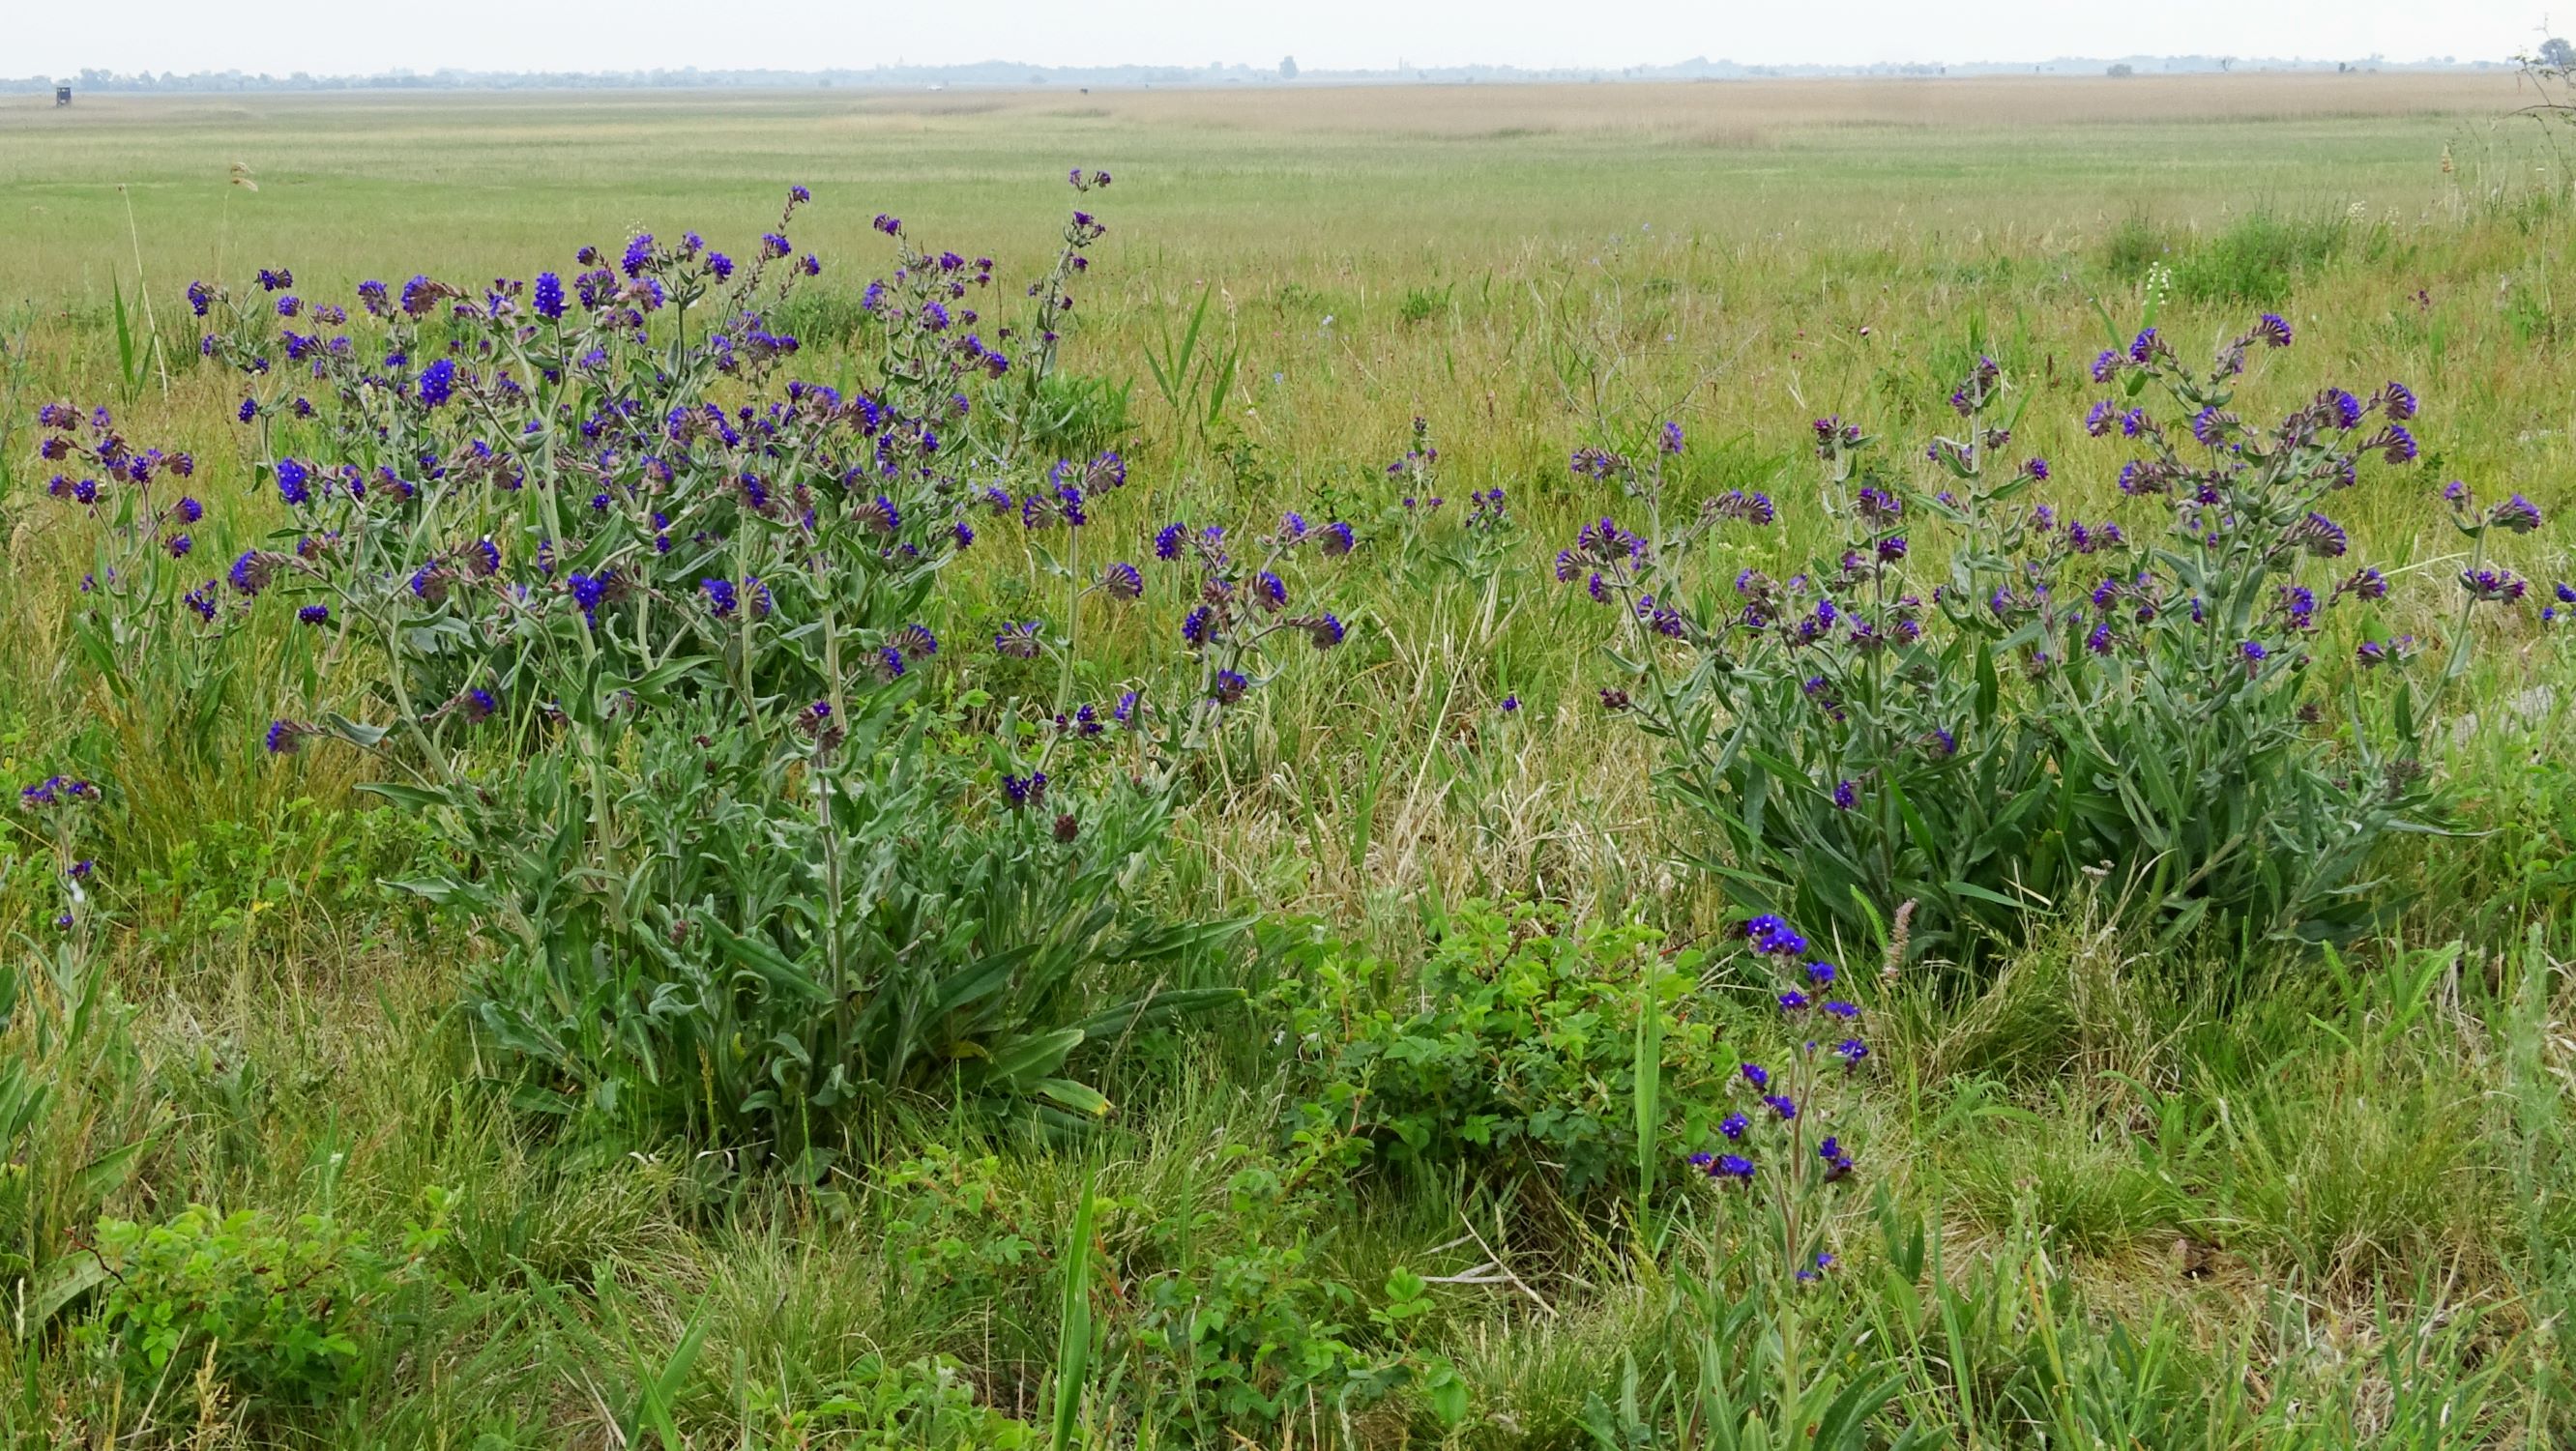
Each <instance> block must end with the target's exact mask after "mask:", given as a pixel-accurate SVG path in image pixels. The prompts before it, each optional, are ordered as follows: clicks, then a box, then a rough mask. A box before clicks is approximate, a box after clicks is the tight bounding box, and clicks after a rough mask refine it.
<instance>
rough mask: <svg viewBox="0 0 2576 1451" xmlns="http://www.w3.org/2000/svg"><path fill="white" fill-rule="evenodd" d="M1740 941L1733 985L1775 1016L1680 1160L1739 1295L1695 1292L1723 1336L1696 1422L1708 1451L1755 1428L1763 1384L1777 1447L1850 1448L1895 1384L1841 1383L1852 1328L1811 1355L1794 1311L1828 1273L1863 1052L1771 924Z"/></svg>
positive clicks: (1818, 972) (1845, 1004) (1831, 990)
mask: <svg viewBox="0 0 2576 1451" xmlns="http://www.w3.org/2000/svg"><path fill="white" fill-rule="evenodd" d="M1898 930H1899V931H1900V932H1901V931H1902V930H1903V929H1902V927H1900V928H1899V929H1898ZM1743 933H1744V947H1745V952H1744V954H1743V960H1742V967H1743V970H1744V972H1745V975H1746V976H1748V977H1750V978H1752V979H1754V980H1756V981H1757V982H1759V983H1760V984H1761V985H1762V991H1763V992H1764V993H1765V995H1766V996H1767V997H1768V998H1769V1000H1770V1003H1771V1005H1772V1007H1773V1008H1774V1009H1775V1010H1776V1011H1775V1013H1774V1015H1773V1016H1772V1017H1771V1020H1770V1023H1771V1031H1770V1032H1768V1033H1765V1034H1762V1035H1761V1039H1762V1040H1763V1041H1762V1046H1761V1047H1759V1048H1757V1049H1755V1050H1754V1053H1755V1056H1753V1057H1750V1058H1746V1059H1744V1060H1743V1061H1741V1062H1739V1063H1738V1064H1737V1065H1736V1067H1735V1071H1734V1073H1733V1074H1732V1075H1730V1076H1731V1079H1732V1081H1733V1083H1734V1088H1735V1092H1736V1094H1737V1095H1738V1096H1737V1100H1736V1103H1735V1104H1734V1106H1733V1108H1732V1111H1731V1112H1728V1113H1727V1114H1726V1116H1725V1117H1724V1118H1723V1119H1721V1120H1720V1121H1719V1122H1718V1123H1717V1124H1716V1126H1715V1128H1714V1130H1713V1137H1712V1142H1711V1143H1710V1144H1709V1146H1708V1147H1706V1148H1703V1149H1701V1150H1700V1151H1698V1152H1696V1153H1693V1154H1692V1155H1690V1163H1691V1165H1692V1166H1693V1167H1694V1168H1696V1169H1698V1170H1699V1171H1700V1172H1701V1174H1702V1175H1704V1176H1705V1177H1706V1179H1707V1180H1708V1182H1709V1183H1710V1184H1711V1185H1712V1186H1713V1187H1714V1189H1715V1190H1716V1192H1717V1197H1718V1200H1719V1202H1720V1205H1721V1206H1722V1213H1723V1223H1724V1225H1725V1228H1724V1229H1723V1230H1721V1231H1720V1232H1719V1233H1718V1234H1717V1235H1715V1236H1713V1237H1712V1239H1713V1242H1716V1243H1725V1242H1728V1241H1731V1242H1732V1243H1733V1245H1734V1251H1733V1253H1732V1254H1731V1255H1729V1256H1726V1257H1725V1259H1726V1260H1727V1261H1728V1262H1731V1263H1732V1264H1734V1265H1736V1266H1738V1267H1741V1268H1742V1269H1743V1270H1744V1271H1745V1272H1746V1280H1747V1282H1748V1283H1747V1284H1746V1286H1745V1289H1746V1290H1747V1291H1749V1293H1741V1294H1739V1293H1736V1292H1733V1291H1730V1290H1729V1289H1728V1288H1726V1287H1725V1285H1724V1284H1723V1283H1722V1281H1721V1280H1720V1279H1718V1278H1715V1277H1713V1278H1712V1280H1711V1281H1710V1282H1709V1283H1707V1284H1705V1285H1702V1286H1700V1287H1698V1288H1699V1293H1700V1294H1701V1295H1702V1297H1703V1302H1704V1304H1703V1308H1704V1310H1705V1312H1706V1313H1707V1315H1708V1318H1709V1320H1710V1321H1711V1323H1713V1324H1717V1325H1721V1326H1725V1327H1728V1328H1727V1331H1726V1332H1725V1333H1721V1334H1717V1335H1713V1336H1711V1337H1710V1342H1709V1344H1708V1345H1707V1346H1705V1347H1704V1349H1703V1350H1702V1352H1701V1362H1702V1363H1701V1366H1700V1385H1699V1397H1698V1399H1699V1405H1698V1406H1697V1408H1696V1417H1695V1419H1697V1420H1699V1421H1702V1422H1704V1423H1705V1424H1706V1425H1707V1428H1708V1432H1709V1435H1710V1437H1711V1440H1712V1444H1730V1443H1731V1439H1730V1438H1733V1437H1737V1436H1742V1435H1744V1434H1745V1433H1746V1432H1748V1431H1758V1430H1759V1429H1761V1427H1760V1419H1761V1409H1762V1408H1761V1407H1760V1406H1758V1405H1757V1404H1753V1403H1751V1401H1752V1397H1754V1396H1761V1395H1762V1394H1763V1386H1762V1383H1764V1382H1767V1383H1768V1384H1767V1393H1768V1394H1767V1398H1768V1399H1769V1400H1770V1401H1771V1407H1770V1409H1771V1412H1772V1419H1773V1423H1774V1425H1775V1426H1776V1429H1777V1431H1778V1434H1779V1437H1780V1442H1779V1443H1778V1444H1787V1443H1789V1442H1791V1441H1803V1440H1806V1439H1807V1438H1809V1437H1811V1436H1812V1437H1813V1439H1814V1441H1815V1443H1816V1444H1818V1445H1849V1444H1856V1443H1857V1442H1858V1440H1859V1438H1860V1437H1861V1436H1862V1435H1863V1434H1864V1431H1865V1428H1866V1427H1867V1425H1868V1423H1869V1422H1870V1421H1871V1419H1872V1418H1873V1417H1874V1416H1876V1415H1877V1414H1878V1412H1879V1411H1880V1409H1881V1408H1883V1407H1884V1405H1885V1404H1886V1403H1887V1402H1888V1400H1889V1399H1890V1398H1891V1396H1892V1393H1893V1389H1894V1388H1893V1386H1892V1385H1880V1386H1876V1387H1871V1386H1868V1385H1866V1384H1861V1383H1852V1382H1848V1381H1847V1380H1846V1379H1845V1376H1846V1367H1847V1366H1848V1364H1849V1362H1850V1359H1851V1356H1850V1351H1851V1348H1852V1347H1851V1335H1852V1328H1851V1327H1845V1328H1843V1329H1842V1331H1841V1333H1840V1340H1839V1343H1836V1344H1833V1345H1830V1346H1829V1347H1827V1348H1826V1349H1825V1350H1823V1351H1821V1352H1820V1351H1819V1350H1818V1349H1817V1348H1816V1347H1814V1346H1813V1345H1811V1344H1810V1343H1809V1341H1810V1337H1809V1334H1808V1331H1809V1326H1810V1322H1811V1321H1812V1320H1814V1319H1815V1318H1816V1315H1815V1312H1814V1311H1813V1310H1811V1309H1810V1308H1809V1306H1808V1304H1807V1301H1808V1300H1809V1299H1810V1298H1811V1296H1813V1295H1814V1294H1815V1293H1817V1292H1819V1291H1822V1290H1823V1289H1824V1288H1825V1282H1826V1281H1827V1280H1828V1279H1829V1278H1830V1277H1831V1276H1832V1275H1833V1274H1834V1273H1835V1271H1836V1270H1837V1268H1838V1265H1839V1261H1838V1257H1837V1256H1836V1254H1835V1252H1834V1248H1833V1245H1834V1234H1833V1220H1834V1208H1835V1202H1836V1201H1837V1200H1838V1199H1840V1198H1841V1196H1842V1195H1843V1194H1844V1193H1845V1192H1846V1191H1847V1190H1848V1189H1849V1187H1850V1186H1851V1184H1852V1182H1853V1181H1854V1179H1855V1178H1856V1176H1857V1175H1858V1174H1859V1172H1860V1153H1859V1150H1858V1147H1857V1144H1856V1141H1855V1140H1854V1138H1853V1130H1854V1127H1855V1125H1854V1123H1853V1112H1852V1111H1853V1109H1854V1108H1856V1107H1857V1105H1858V1103H1859V1095H1858V1093H1857V1091H1856V1085H1857V1080H1858V1079H1859V1077H1860V1075H1861V1074H1862V1073H1863V1071H1864V1070H1865V1069H1866V1067H1867V1066H1868V1065H1869V1062H1870V1051H1869V1046H1868V1044H1867V1043H1866V1042H1864V1041H1863V1039H1862V1036H1861V1021H1862V1008H1861V1005H1860V1003H1859V1002H1858V1001H1857V1000H1856V999H1857V996H1858V995H1857V993H1856V992H1855V988H1856V986H1857V985H1856V984H1855V983H1853V982H1852V981H1851V980H1849V979H1848V978H1847V977H1846V975H1845V973H1844V971H1843V969H1842V968H1841V966H1840V965H1838V964H1836V963H1834V962H1831V961H1829V960H1826V959H1825V958H1823V957H1820V956H1817V955H1816V953H1817V948H1816V945H1815V944H1812V943H1810V942H1809V941H1808V939H1807V937H1806V936H1805V935H1804V934H1803V933H1801V932H1799V931H1798V930H1796V929H1795V928H1793V927H1792V926H1790V925H1789V923H1788V922H1787V921H1786V920H1784V919H1782V918H1781V917H1779V916H1777V915H1775V914H1772V913H1767V912H1766V913H1762V914H1759V915H1757V916H1754V917H1753V918H1751V919H1749V920H1748V921H1746V922H1745V924H1744V928H1743ZM1893 956H1894V954H1891V957H1893ZM1748 1372H1750V1373H1748ZM1748 1390H1750V1391H1751V1395H1750V1396H1746V1395H1745V1394H1744V1393H1745V1392H1746V1391H1748ZM1739 1397H1741V1399H1740V1398H1739Z"/></svg>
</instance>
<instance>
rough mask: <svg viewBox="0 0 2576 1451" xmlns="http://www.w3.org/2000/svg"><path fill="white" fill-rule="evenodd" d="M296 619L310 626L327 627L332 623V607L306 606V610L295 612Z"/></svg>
mask: <svg viewBox="0 0 2576 1451" xmlns="http://www.w3.org/2000/svg"><path fill="white" fill-rule="evenodd" d="M295 618H297V619H299V620H301V621H303V622H304V623H306V624H308V625H327V624H329V623H331V607H330V606H329V605H306V606H305V607H304V608H302V609H300V610H297V611H296V612H295Z"/></svg>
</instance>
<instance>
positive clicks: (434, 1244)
mask: <svg viewBox="0 0 2576 1451" xmlns="http://www.w3.org/2000/svg"><path fill="white" fill-rule="evenodd" d="M449 1207H450V1201H449V1198H448V1196H447V1195H446V1194H445V1193H444V1192H443V1191H437V1190H433V1191H431V1194H430V1198H429V1216H428V1222H427V1223H426V1224H422V1225H416V1226H414V1227H412V1228H411V1229H409V1230H408V1231H406V1232H405V1233H404V1235H403V1238H402V1242H401V1244H400V1245H399V1246H397V1247H395V1248H393V1249H390V1250H388V1249H386V1248H383V1247H380V1246H378V1245H377V1244H375V1243H373V1242H371V1241H369V1240H368V1239H367V1238H365V1237H364V1236H363V1235H361V1234H360V1233H359V1232H358V1231H357V1230H356V1229H354V1228H353V1227H351V1226H350V1225H348V1224H345V1223H343V1222H342V1221H340V1220H339V1219H337V1218H335V1217H334V1216H332V1215H330V1214H307V1215H303V1216H300V1217H298V1218H297V1219H296V1220H294V1221H293V1222H292V1223H286V1222H282V1221H281V1220H280V1219H279V1218H278V1217H277V1216H275V1215H272V1214H270V1213H268V1212H267V1211H265V1210H241V1211H237V1212H235V1213H232V1214H219V1213H217V1212H216V1211H215V1210H212V1209H209V1208H206V1207H205V1206H203V1205H190V1206H189V1207H188V1208H186V1209H183V1210H181V1211H180V1212H179V1213H178V1214H177V1215H175V1216H173V1217H171V1218H170V1219H169V1220H167V1221H164V1222H163V1223H160V1224H152V1225H146V1224H136V1223H132V1222H129V1221H124V1220H104V1221H101V1222H100V1224H99V1226H98V1244H97V1256H98V1262H99V1264H100V1265H101V1266H102V1267H103V1268H104V1269H105V1270H106V1272H107V1284H106V1287H105V1293H104V1297H103V1300H102V1302H101V1304H100V1306H99V1311H98V1315H97V1318H96V1319H95V1320H93V1321H92V1322H91V1323H90V1325H89V1326H88V1333H90V1334H92V1335H94V1336H96V1337H98V1338H100V1339H101V1340H103V1341H104V1342H105V1343H107V1344H108V1345H110V1346H111V1347H113V1353H114V1357H115V1359H116V1362H117V1364H118V1366H119V1367H120V1368H121V1369H122V1370H123V1372H124V1374H125V1376H126V1378H127V1380H128V1382H129V1383H130V1384H131V1385H133V1386H134V1387H135V1388H136V1389H137V1390H138V1391H140V1392H141V1393H143V1394H147V1395H148V1394H150V1392H151V1389H152V1388H153V1387H154V1386H157V1385H159V1384H162V1383H163V1382H164V1381H165V1380H170V1379H178V1378H184V1377H185V1376H187V1375H189V1374H191V1373H193V1372H194V1371H195V1370H196V1369H197V1368H198V1365H199V1363H200V1362H202V1361H207V1360H211V1362H212V1364H213V1367H214V1372H215V1374H216V1375H217V1376H218V1377H220V1378H221V1379H222V1380H223V1381H224V1382H225V1383H226V1384H227V1385H229V1386H230V1387H231V1388H232V1390H233V1391H234V1392H235V1393H236V1394H238V1395H241V1396H244V1397H248V1398H251V1399H254V1400H257V1401H263V1402H273V1403H278V1404H293V1405H319V1404H322V1403H324V1402H326V1401H328V1400H329V1399H331V1398H332V1397H333V1396H335V1395H337V1394H339V1393H341V1392H344V1391H347V1390H348V1389H350V1388H351V1387H353V1386H355V1385H356V1384H358V1382H359V1381H360V1380H361V1379H362V1378H364V1377H365V1376H366V1374H367V1373H368V1371H369V1369H370V1368H371V1366H374V1365H379V1364H381V1363H382V1362H383V1359H384V1357H385V1356H386V1354H387V1353H388V1350H389V1346H388V1344H387V1342H386V1340H385V1338H384V1337H385V1336H386V1335H387V1333H388V1332H389V1329H390V1325H391V1322H392V1321H393V1319H394V1318H395V1317H396V1316H397V1315H398V1314H399V1313H400V1312H401V1309H402V1307H403V1305H404V1303H405V1302H407V1301H412V1300H414V1299H415V1298H416V1297H419V1296H422V1295H425V1294H428V1293H430V1292H431V1291H432V1290H433V1288H434V1284H435V1281H434V1278H433V1277H432V1275H431V1273H430V1271H429V1268H428V1260H429V1257H430V1256H431V1255H432V1254H433V1253H434V1252H435V1251H436V1250H437V1249H438V1247H439V1245H440V1244H441V1243H442V1242H443V1241H444V1240H445V1238H446V1235H447V1228H446V1219H447V1213H448V1209H449ZM174 1367H175V1368H174Z"/></svg>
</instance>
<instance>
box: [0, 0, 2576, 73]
mask: <svg viewBox="0 0 2576 1451" xmlns="http://www.w3.org/2000/svg"><path fill="white" fill-rule="evenodd" d="M2568 8H2569V9H2570V11H2571V14H2570V16H2569V17H2568V18H2569V19H2570V20H2571V21H2576V3H2571V4H2570V5H2569V6H2568ZM0 9H5V10H7V11H11V12H14V13H12V14H10V15H9V16H8V18H7V20H6V21H5V23H0V75H37V74H46V73H54V74H64V75H68V74H70V73H72V72H75V71H78V70H80V69H82V68H83V67H88V66H97V67H100V68H103V69H107V70H113V71H136V70H150V71H165V70H175V71H195V70H233V69H238V70H243V71H250V72H258V71H267V72H270V73H272V74H277V75H284V74H287V73H288V72H291V71H298V70H304V71H312V72H315V73H328V74H347V73H372V72H377V71H384V70H390V69H393V68H396V67H409V68H410V69H413V70H420V71H427V70H435V69H437V68H439V67H441V66H457V67H463V68H467V69H476V70H638V69H650V68H655V67H664V66H670V67H677V66H685V65H692V64H694V65H698V66H701V67H705V68H709V69H732V68H747V67H761V66H766V67H771V68H776V69H793V70H813V69H822V68H826V67H833V66H850V67H865V66H871V65H877V64H880V63H888V62H893V61H897V60H904V61H910V62H913V63H916V64H923V63H932V64H936V63H948V62H959V61H976V60H991V59H1003V60H1010V61H1014V62H1023V63H1035V64H1054V65H1100V64H1111V63H1117V62H1127V61H1134V62H1148V63H1154V64H1189V65H1198V64H1205V63H1206V62H1209V61H1225V62H1228V63H1233V62H1238V61H1240V62H1249V63H1251V64H1254V65H1259V66H1269V65H1273V64H1276V63H1277V61H1278V59H1279V57H1280V56H1282V55H1294V56H1296V58H1297V60H1298V63H1299V64H1300V65H1302V66H1305V67H1308V68H1310V69H1351V68H1367V69H1384V68H1388V67H1391V66H1393V65H1394V64H1395V63H1396V62H1397V61H1398V60H1399V59H1402V60H1404V61H1407V62H1409V63H1411V64H1414V65H1444V64H1457V63H1468V62H1476V63H1484V64H1508V65H1522V66H1534V67H1535V66H1601V67H1616V66H1623V65H1632V64H1638V63H1645V62H1652V63H1668V62H1672V61H1677V60H1684V59H1687V58H1689V57H1690V56H1693V55H1706V56H1708V57H1710V58H1711V59H1727V60H1736V61H1744V62H1752V63H1765V62H1804V61H1819V62H1821V61H1842V62H1875V61H1972V60H2033V61H2035V60H2046V59H2050V58H2052V57H2056V56H2062V55H2082V56H2117V55H2131V54H2150V55H2179V54H2201V55H2242V56H2282V57H2290V56H2297V57H2305V58H2308V59H2324V60H2343V59H2358V58H2360V57H2363V56H2367V55H2371V54H2380V55H2384V56H2386V57H2387V58H2388V59H2390V60H2398V61H2411V60H2421V59H2425V58H2427V57H2435V56H2455V57H2457V58H2459V59H2461V60H2476V59H2497V60H2501V59H2503V58H2505V57H2506V56H2509V55H2511V54H2512V53H2514V52H2516V51H2519V50H2527V49H2529V48H2531V47H2532V46H2533V45H2534V44H2536V43H2537V41H2538V38H2539V36H2540V34H2541V33H2542V32H2541V31H2540V29H2539V27H2540V25H2541V23H2542V17H2543V14H2544V12H2543V10H2542V8H2541V7H2540V6H2539V5H2537V4H2534V3H2532V0H2145V3H2143V4H2129V5H2120V4H2109V3H2101V0H1950V3H1942V0H1808V3H1788V4H1782V3H1778V0H959V3H950V4H940V3H936V0H931V3H924V0H435V3H421V0H409V3H403V0H391V3H388V0H11V3H9V4H7V5H5V6H0Z"/></svg>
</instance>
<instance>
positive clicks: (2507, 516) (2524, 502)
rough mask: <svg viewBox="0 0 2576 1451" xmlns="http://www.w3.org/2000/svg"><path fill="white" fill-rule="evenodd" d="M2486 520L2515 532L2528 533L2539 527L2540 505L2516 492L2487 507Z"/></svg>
mask: <svg viewBox="0 0 2576 1451" xmlns="http://www.w3.org/2000/svg"><path fill="white" fill-rule="evenodd" d="M2487 522H2488V523H2490V524H2495V525H2500V526H2502V527H2503V528H2505V529H2509V530H2511V531H2512V532H2514V533H2516V534H2528V533H2530V532H2531V531H2532V530H2534V529H2537V528H2539V527H2540V506H2539V505H2537V504H2534V503H2533V502H2531V501H2530V500H2529V499H2526V498H2524V497H2523V496H2522V495H2520V494H2516V495H2514V496H2513V497H2512V498H2510V499H2507V500H2505V501H2504V502H2503V503H2501V504H2498V505H2496V506H2495V507H2494V508H2492V509H2489V510H2488V511H2487Z"/></svg>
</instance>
